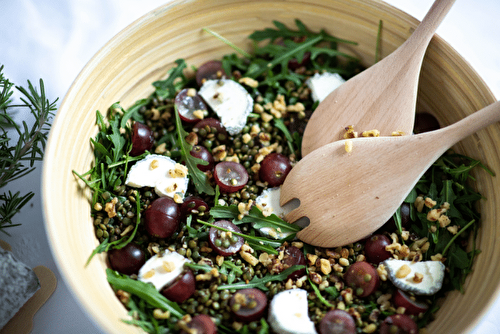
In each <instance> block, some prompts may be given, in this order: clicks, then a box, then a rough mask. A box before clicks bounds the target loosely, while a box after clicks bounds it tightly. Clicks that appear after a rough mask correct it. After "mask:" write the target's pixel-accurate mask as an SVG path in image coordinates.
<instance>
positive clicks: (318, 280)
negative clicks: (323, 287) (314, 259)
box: [309, 271, 323, 284]
mask: <svg viewBox="0 0 500 334" xmlns="http://www.w3.org/2000/svg"><path fill="white" fill-rule="evenodd" d="M309 278H310V279H311V281H313V283H315V284H321V282H322V281H323V280H322V279H321V275H320V274H318V273H317V272H314V271H311V272H309Z"/></svg>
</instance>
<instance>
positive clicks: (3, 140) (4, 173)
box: [0, 65, 57, 235]
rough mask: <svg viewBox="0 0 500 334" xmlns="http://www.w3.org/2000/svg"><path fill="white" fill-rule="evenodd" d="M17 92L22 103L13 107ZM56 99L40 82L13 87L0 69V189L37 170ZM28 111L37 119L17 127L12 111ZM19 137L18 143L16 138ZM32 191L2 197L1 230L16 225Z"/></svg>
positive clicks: (0, 67)
mask: <svg viewBox="0 0 500 334" xmlns="http://www.w3.org/2000/svg"><path fill="white" fill-rule="evenodd" d="M14 88H15V89H16V90H17V91H18V92H19V93H20V94H21V98H20V99H21V102H22V103H21V104H14V103H13V100H12V96H13V94H14V90H13V89H14ZM56 102H57V99H55V100H54V101H53V102H50V101H49V99H48V98H47V97H46V95H45V87H44V84H43V81H42V80H41V79H40V87H39V91H38V89H37V88H36V87H35V86H33V85H32V84H31V82H30V81H28V89H26V88H24V87H21V86H14V83H12V82H11V81H10V80H9V79H7V78H6V77H5V76H4V74H3V65H2V66H0V188H3V187H5V186H6V185H7V184H8V183H9V182H11V181H14V180H18V179H20V178H22V177H24V176H26V175H27V174H29V173H31V172H32V171H33V170H35V162H36V161H41V160H42V159H43V153H44V150H45V144H46V141H47V135H48V132H49V129H50V125H51V124H50V123H49V122H50V119H51V117H52V116H53V115H54V114H53V111H55V110H56V109H57V108H56ZM19 109H21V110H28V111H29V113H30V114H31V118H32V119H33V120H34V122H33V125H32V126H31V127H29V126H28V124H27V122H26V121H23V122H22V123H21V125H19V124H17V123H16V121H15V120H14V119H13V117H12V112H11V110H19ZM15 138H17V141H16V139H15ZM33 195H34V194H33V192H28V193H27V194H24V195H21V192H20V191H19V192H16V193H14V194H13V193H11V192H10V191H9V192H8V193H3V194H1V195H0V231H1V232H3V233H5V234H7V235H8V233H7V232H6V231H5V229H6V228H8V227H13V226H18V225H20V224H13V222H12V218H13V217H14V216H15V215H16V214H17V213H18V212H19V211H20V210H21V208H22V207H23V206H24V205H26V204H27V203H28V202H29V200H30V199H31V198H33Z"/></svg>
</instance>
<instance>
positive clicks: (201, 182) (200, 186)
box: [175, 107, 215, 196]
mask: <svg viewBox="0 0 500 334" xmlns="http://www.w3.org/2000/svg"><path fill="white" fill-rule="evenodd" d="M175 124H176V128H177V140H178V142H179V144H180V151H181V156H182V160H184V161H185V162H186V167H187V168H188V176H189V177H190V178H191V180H192V181H193V183H194V186H195V187H196V190H197V191H198V192H199V193H205V194H207V195H211V196H213V195H214V194H215V191H214V188H213V187H212V186H211V185H210V183H209V180H208V177H207V175H206V174H205V173H203V172H202V171H201V170H200V169H199V168H198V167H197V166H198V165H207V164H208V162H207V161H205V160H202V159H198V158H195V157H193V156H192V155H191V153H190V152H191V149H192V148H193V147H192V146H191V145H190V144H188V142H186V140H185V138H186V136H187V135H188V133H187V132H186V131H184V129H183V128H182V123H181V118H180V116H179V112H178V111H177V107H176V108H175Z"/></svg>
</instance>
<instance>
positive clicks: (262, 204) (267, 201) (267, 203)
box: [255, 187, 299, 239]
mask: <svg viewBox="0 0 500 334" xmlns="http://www.w3.org/2000/svg"><path fill="white" fill-rule="evenodd" d="M280 194H281V191H280V187H274V188H269V189H266V190H264V191H263V192H262V194H260V196H259V197H257V198H256V199H255V203H256V204H257V207H259V209H261V210H262V212H263V214H264V215H271V214H275V215H276V216H278V217H279V218H281V219H283V218H284V217H285V215H286V214H287V213H289V212H290V211H292V210H294V209H296V208H298V207H299V205H298V201H290V202H288V203H286V204H285V205H283V206H281V205H280ZM259 231H260V233H262V234H264V235H266V236H270V237H273V238H276V239H282V238H286V237H287V236H289V235H290V234H292V233H293V232H281V231H277V230H276V229H275V228H272V227H262V228H260V229H259Z"/></svg>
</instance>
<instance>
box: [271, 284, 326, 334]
mask: <svg viewBox="0 0 500 334" xmlns="http://www.w3.org/2000/svg"><path fill="white" fill-rule="evenodd" d="M268 322H269V325H270V326H271V327H272V329H273V330H274V331H275V332H276V333H280V334H316V333H317V332H316V328H315V327H314V323H313V322H312V321H311V319H309V315H308V308H307V292H306V290H303V289H291V290H285V291H282V292H280V293H278V294H276V295H275V296H274V297H273V299H272V300H271V303H270V305H269V316H268Z"/></svg>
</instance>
